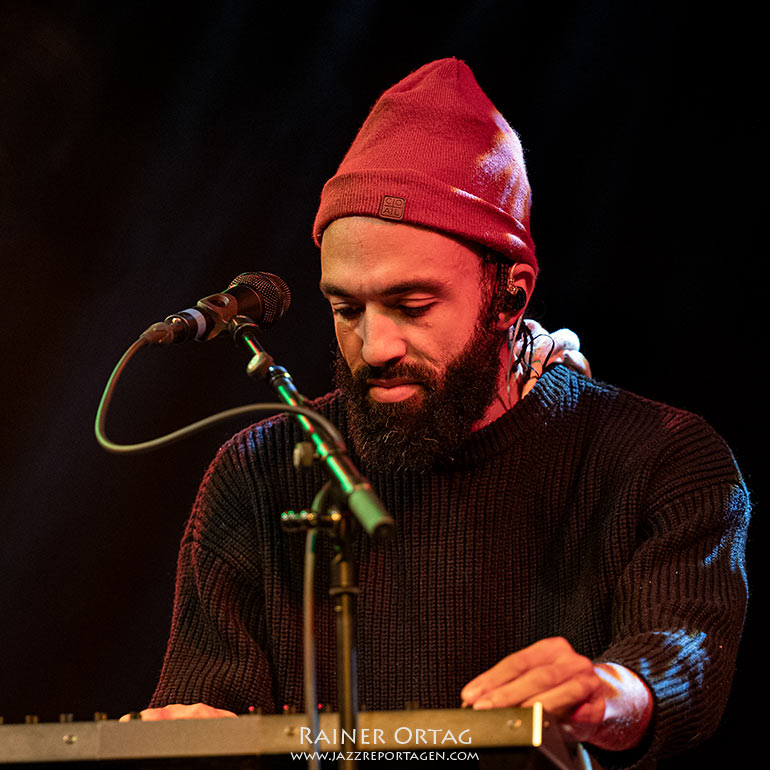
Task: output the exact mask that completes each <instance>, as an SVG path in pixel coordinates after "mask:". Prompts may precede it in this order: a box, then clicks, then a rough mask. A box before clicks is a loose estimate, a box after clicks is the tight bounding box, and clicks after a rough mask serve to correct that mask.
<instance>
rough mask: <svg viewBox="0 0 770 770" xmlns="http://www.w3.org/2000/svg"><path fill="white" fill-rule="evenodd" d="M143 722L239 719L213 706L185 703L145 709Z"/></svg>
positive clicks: (235, 715) (126, 720)
mask: <svg viewBox="0 0 770 770" xmlns="http://www.w3.org/2000/svg"><path fill="white" fill-rule="evenodd" d="M139 714H140V716H141V717H142V721H145V722H152V721H155V720H158V719H220V718H222V717H232V718H234V719H237V718H238V715H237V714H233V712H232V711H226V710H225V709H217V708H214V707H213V706H207V705H206V704H205V703H193V704H192V705H187V704H184V703H172V704H171V705H169V706H163V707H162V708H157V709H143V710H142V711H140V712H139ZM130 719H131V714H124V715H123V716H122V717H121V718H120V721H121V722H128V721H129V720H130Z"/></svg>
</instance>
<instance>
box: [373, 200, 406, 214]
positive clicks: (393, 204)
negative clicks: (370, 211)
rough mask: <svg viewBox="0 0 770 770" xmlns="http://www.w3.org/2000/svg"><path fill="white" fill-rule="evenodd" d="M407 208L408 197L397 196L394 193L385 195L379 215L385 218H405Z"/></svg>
mask: <svg viewBox="0 0 770 770" xmlns="http://www.w3.org/2000/svg"><path fill="white" fill-rule="evenodd" d="M405 208H406V198H396V197H395V196H393V195H383V196H382V201H381V202H380V210H379V212H378V213H377V215H378V216H380V217H382V218H383V219H396V220H398V219H403V218H404V209H405Z"/></svg>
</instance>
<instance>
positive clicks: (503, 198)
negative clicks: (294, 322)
mask: <svg viewBox="0 0 770 770" xmlns="http://www.w3.org/2000/svg"><path fill="white" fill-rule="evenodd" d="M529 207H530V189H529V182H528V181H527V172H526V169H525V167H524V157H523V152H522V149H521V143H520V142H519V137H518V136H517V135H516V133H515V132H514V130H513V129H512V128H511V127H510V126H509V125H508V123H507V122H506V120H505V118H503V116H502V115H501V114H500V113H499V112H498V111H497V110H496V109H495V106H494V105H493V104H492V102H491V101H490V100H489V98H488V97H487V95H486V94H485V93H484V92H483V91H482V90H481V88H480V87H479V84H478V83H477V82H476V79H475V78H474V77H473V73H472V72H471V71H470V68H469V67H468V65H467V64H465V63H464V62H461V61H458V60H457V59H441V60H439V61H434V62H431V63H430V64H426V65H425V66H424V67H421V68H420V69H418V70H417V71H416V72H413V73H412V74H411V75H409V76H408V77H406V78H404V79H403V80H402V81H401V82H400V83H396V85H394V86H392V87H391V88H389V89H388V90H387V91H385V93H384V94H383V95H382V96H381V97H380V98H379V100H378V101H377V103H376V104H375V105H374V107H373V108H372V111H371V112H370V113H369V117H368V118H367V119H366V121H365V122H364V124H363V126H362V127H361V130H360V131H359V132H358V135H357V136H356V138H355V140H354V141H353V144H352V145H351V147H350V149H349V150H348V152H347V154H346V155H345V157H344V158H343V160H342V163H341V164H340V167H339V169H337V173H336V174H335V175H334V176H333V177H332V178H331V179H330V180H329V181H328V182H327V183H326V184H325V185H324V188H323V192H322V193H321V206H320V208H319V209H318V214H317V215H316V219H315V224H314V226H313V238H314V240H315V242H316V245H317V246H320V245H321V237H322V235H323V232H324V230H325V229H326V228H327V227H328V226H329V224H331V222H333V221H334V220H335V219H339V218H340V217H345V216H354V215H360V216H371V217H379V218H381V219H391V220H395V221H400V222H410V223H412V224H417V225H423V226H425V227H429V228H431V229H434V230H440V231H443V232H446V233H451V234H453V235H459V236H462V237H463V238H467V239H468V240H470V241H474V242H475V243H479V244H482V245H484V246H487V247H489V248H490V249H492V250H494V251H496V252H499V253H500V254H503V255H504V256H506V257H509V258H510V259H511V260H512V261H519V262H527V263H529V264H530V265H532V266H533V267H534V268H535V270H537V260H536V259H535V244H534V243H533V242H532V238H531V236H530V232H529Z"/></svg>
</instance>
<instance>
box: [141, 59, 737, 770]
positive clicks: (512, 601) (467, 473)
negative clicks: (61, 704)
mask: <svg viewBox="0 0 770 770" xmlns="http://www.w3.org/2000/svg"><path fill="white" fill-rule="evenodd" d="M529 207H530V190H529V184H528V182H527V177H526V171H525V167H524V162H523V157H522V151H521V146H520V143H519V140H518V137H517V136H516V134H515V133H514V132H513V131H512V129H511V128H510V126H508V124H507V123H506V122H505V120H504V119H503V118H502V116H501V115H500V114H499V113H498V112H497V110H496V109H495V108H494V106H493V105H492V104H491V102H490V101H489V99H488V98H487V97H486V96H485V94H484V93H483V92H482V91H481V89H480V88H479V86H478V84H477V83H476V81H475V79H474V78H473V75H472V74H471V72H470V70H469V69H468V67H467V66H466V65H465V64H463V63H462V62H459V61H457V60H454V59H449V60H442V61H438V62H433V63H431V64H428V65H426V66H424V67H423V68H421V69H420V70H418V71H417V72H415V73H412V74H411V75H410V76H408V77H407V78H405V79H404V80H403V81H401V82H400V83H398V84H396V85H395V86H393V87H392V88H391V89H389V90H388V91H386V92H385V94H383V96H382V97H381V98H380V100H379V101H378V102H377V104H376V105H375V106H374V108H373V109H372V112H371V113H370V115H369V117H368V118H367V120H366V122H365V123H364V125H363V126H362V128H361V130H360V132H359V134H358V136H357V137H356V139H355V141H354V143H353V145H352V146H351V148H350V150H349V152H348V153H347V155H346V157H345V159H344V160H343V162H342V164H341V166H340V168H339V170H338V172H337V173H336V174H335V176H334V177H333V178H332V179H331V180H329V182H328V183H327V185H326V186H325V187H324V191H323V194H322V199H321V205H320V208H319V212H318V215H317V217H316V222H315V228H314V236H315V239H316V242H317V243H318V244H319V245H320V247H321V266H322V275H321V289H322V291H323V293H324V295H325V296H326V297H327V299H328V300H329V303H330V305H331V308H332V312H333V314H334V322H335V329H336V335H337V341H338V345H339V357H338V362H337V368H336V371H337V380H338V384H339V386H340V389H341V392H334V393H332V394H329V395H327V396H325V397H323V398H322V399H320V400H319V401H318V402H316V407H317V408H318V409H319V411H321V412H322V413H323V414H325V415H326V416H327V417H329V418H331V419H332V420H333V421H334V422H335V423H337V424H338V425H340V427H341V429H342V430H343V432H344V433H345V434H346V435H347V436H348V437H349V439H350V441H351V443H352V450H353V453H354V455H355V459H356V460H357V461H358V462H360V464H361V467H362V470H363V471H364V473H365V474H366V475H367V476H368V477H369V479H370V480H371V482H372V484H373V486H374V488H375V490H376V491H377V492H378V494H379V495H380V497H381V498H382V500H383V502H384V503H385V506H386V508H387V509H388V510H389V512H390V513H391V515H392V516H393V518H394V519H395V522H396V535H395V537H394V539H393V541H391V542H389V543H387V544H385V545H381V544H380V545H376V544H373V543H372V542H370V540H369V539H368V538H366V537H365V536H363V535H361V536H359V537H358V538H357V540H356V544H355V554H356V560H357V563H358V566H359V581H360V587H361V593H360V599H359V617H358V619H359V635H358V658H359V695H360V701H361V703H363V704H366V706H367V707H368V708H369V709H397V708H403V707H404V704H405V703H406V702H408V701H415V700H416V701H419V703H420V705H421V706H422V707H425V708H439V707H454V706H460V705H466V706H471V707H473V708H476V709H483V708H494V707H500V706H506V705H529V704H531V703H532V702H534V701H535V700H539V701H541V702H542V703H543V705H544V707H545V708H546V709H548V710H550V711H552V712H554V713H555V714H557V715H558V716H560V717H561V718H562V719H563V720H564V721H565V723H568V724H570V725H571V727H572V729H573V730H574V731H575V734H576V735H577V737H578V738H579V739H581V740H584V741H587V742H589V743H591V744H593V745H594V746H595V747H597V748H598V749H599V750H605V751H606V752H607V753H605V754H604V755H603V764H605V763H606V764H607V765H608V766H618V767H627V766H632V765H633V766H636V767H652V766H654V763H655V760H656V758H657V757H659V756H665V755H667V754H671V753H675V752H677V751H681V750H683V749H685V748H687V747H688V746H689V745H692V743H694V742H695V741H696V740H697V739H702V738H703V737H705V736H706V735H707V734H708V733H709V732H710V731H711V730H713V728H714V726H715V725H716V722H717V721H718V719H719V716H720V714H721V711H722V709H723V706H724V702H725V699H726V697H727V693H728V691H729V687H730V682H731V677H732V672H733V669H734V662H735V655H736V649H737V643H738V639H739V635H740V631H741V628H742V623H743V616H744V611H745V601H746V586H745V574H744V570H743V561H742V558H743V556H742V554H743V542H744V538H745V531H746V521H747V515H748V513H747V510H748V503H747V496H746V492H745V488H744V486H743V483H742V481H741V478H740V474H739V473H738V471H737V469H736V468H735V465H734V462H733V460H732V457H731V454H730V452H729V450H728V449H727V447H726V446H725V445H724V444H723V442H722V441H721V440H720V439H719V438H718V437H717V436H716V435H715V434H714V432H713V431H712V430H711V429H710V428H709V427H708V426H707V425H705V423H703V421H702V420H700V419H699V418H697V417H695V416H693V415H689V414H686V413H683V412H681V411H678V410H675V409H672V408H669V407H666V406H663V405H661V404H655V403H652V402H649V401H646V400H644V399H641V398H639V397H637V396H634V395H632V394H629V393H626V392H623V391H620V390H618V389H616V388H612V387H610V386H606V385H603V384H600V383H596V382H594V381H593V380H590V379H587V378H585V377H582V376H580V375H579V374H577V373H575V372H574V371H571V370H570V369H568V368H566V367H563V366H556V367H552V368H549V369H548V370H547V371H545V373H544V374H543V375H542V376H541V377H540V379H539V380H538V381H537V384H536V385H534V387H532V388H531V390H529V387H530V386H531V384H532V383H531V382H530V383H529V385H527V386H525V385H524V382H525V380H527V377H528V375H529V374H530V372H529V371H528V370H527V367H526V362H525V363H524V364H523V378H518V379H517V378H516V377H515V376H514V372H515V371H516V370H515V367H514V366H513V363H512V352H513V351H514V350H519V348H516V347H515V346H516V345H521V343H520V342H517V340H519V337H520V332H521V331H522V329H523V328H524V327H523V326H522V323H521V319H522V315H523V313H524V310H525V308H526V304H527V302H528V300H529V297H530V296H531V294H532V291H533V288H534V284H535V280H536V276H537V261H536V258H535V252H534V244H533V243H532V239H531V237H530V232H529ZM299 438H300V435H299V431H298V429H297V428H296V427H295V425H294V423H293V422H291V421H289V420H288V419H286V418H285V417H283V418H276V419H273V420H270V421H267V422H265V423H261V424H259V425H257V426H252V427H251V428H248V429H246V430H245V431H243V432H241V433H240V434H238V435H237V436H235V437H234V438H233V439H232V440H231V441H230V442H228V443H227V444H226V445H225V446H224V447H223V448H222V449H221V450H220V452H219V454H218V456H217V458H216V459H215V461H214V462H213V463H212V466H211V467H210V468H209V470H208V472H207V474H206V476H205V478H204V481H203V483H202V485H201V489H200V492H199V496H198V499H197V501H196V504H195V507H194V510H193V513H192V516H191V519H190V523H189V524H188V528H187V531H186V534H185V537H184V539H183V542H182V548H181V552H180V560H179V572H178V580H177V595H176V603H175V609H174V620H173V628H172V633H171V638H170V641H169V648H168V651H167V654H166V659H165V663H164V668H163V672H162V674H161V678H160V682H159V684H158V688H157V690H156V693H155V696H154V697H153V702H152V704H151V705H152V707H153V708H151V709H148V710H146V711H145V712H143V715H144V717H145V718H175V717H189V716H221V715H227V714H231V713H235V712H242V711H244V710H245V709H246V708H247V707H248V706H260V707H262V708H264V709H266V710H267V711H272V710H277V709H280V707H281V706H282V705H283V704H290V705H294V706H297V707H301V703H302V694H301V689H302V682H301V665H300V664H299V663H298V661H300V660H301V565H302V544H301V542H298V541H297V540H296V539H292V537H291V536H287V535H285V534H284V533H282V532H281V529H280V524H279V520H278V515H279V514H280V512H281V511H282V510H285V509H289V508H294V509H296V508H298V507H307V506H308V505H309V504H310V502H311V500H312V499H313V496H314V494H315V492H316V491H317V490H318V489H319V487H320V486H321V484H322V483H323V480H324V479H323V476H322V473H321V471H320V470H319V469H313V470H311V471H297V470H296V469H295V468H294V467H293V465H292V462H291V449H292V447H293V446H294V443H295V442H296V441H297V440H299ZM321 550H322V553H321V555H320V556H319V562H320V564H321V567H322V569H321V575H320V578H319V586H321V587H320V588H319V598H318V601H319V603H320V609H319V614H318V618H317V621H316V626H317V636H318V660H319V663H318V691H319V698H320V700H321V701H322V702H324V703H331V704H334V702H335V701H336V696H335V689H334V681H335V680H334V668H335V663H334V649H333V640H334V632H333V612H332V609H331V605H330V600H329V599H328V597H326V596H325V593H324V588H323V587H324V586H327V585H328V571H327V570H326V569H325V568H324V565H325V564H327V562H328V558H327V557H328V555H329V546H328V543H325V544H322V549H321ZM191 704H197V705H191ZM203 704H205V705H203Z"/></svg>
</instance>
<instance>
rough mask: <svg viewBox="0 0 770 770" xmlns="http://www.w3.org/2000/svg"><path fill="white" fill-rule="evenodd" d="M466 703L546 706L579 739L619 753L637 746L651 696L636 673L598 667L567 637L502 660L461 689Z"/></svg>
mask: <svg viewBox="0 0 770 770" xmlns="http://www.w3.org/2000/svg"><path fill="white" fill-rule="evenodd" d="M461 695H462V699H463V706H472V707H473V708H474V709H489V708H502V707H505V706H532V705H533V704H534V703H535V702H536V701H539V702H540V703H542V705H543V708H544V709H545V710H546V711H548V712H550V713H551V714H553V715H554V716H557V717H560V718H561V719H562V720H563V721H564V722H565V723H566V724H567V725H569V727H570V729H571V731H572V732H573V734H574V736H575V738H576V740H579V741H588V742H590V743H593V744H594V745H596V746H600V747H602V748H607V749H612V750H616V751H619V750H621V749H626V748H631V747H632V746H635V745H636V744H637V743H638V742H639V741H640V740H641V738H642V735H643V734H644V731H645V729H646V727H647V724H648V723H649V721H650V717H651V714H652V696H651V695H650V692H649V690H648V689H647V687H646V685H645V684H644V683H643V682H642V680H641V679H639V677H637V676H636V674H634V673H633V672H631V671H629V670H628V669H626V668H624V667H623V666H619V665H617V664H614V663H602V664H598V665H594V664H593V663H592V662H591V661H590V660H589V659H588V658H586V657H584V656H583V655H579V654H578V653H577V652H575V650H574V649H573V648H572V646H571V645H570V643H569V642H568V641H567V640H566V639H562V638H560V637H554V638H549V639H542V640H540V641H539V642H535V644H533V645H530V646H529V647H525V648H524V649H523V650H519V651H518V652H515V653H513V654H512V655H509V656H508V657H506V658H503V660H501V661H500V662H499V663H498V664H497V665H496V666H493V667H492V668H491V669H489V670H488V671H485V672H484V673H483V674H481V675H479V676H477V677H476V678H475V679H473V680H472V681H470V682H469V683H468V684H467V685H466V686H465V687H464V688H463V690H462V693H461Z"/></svg>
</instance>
